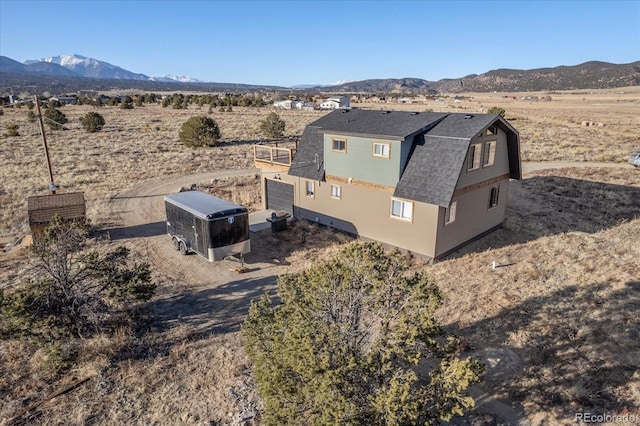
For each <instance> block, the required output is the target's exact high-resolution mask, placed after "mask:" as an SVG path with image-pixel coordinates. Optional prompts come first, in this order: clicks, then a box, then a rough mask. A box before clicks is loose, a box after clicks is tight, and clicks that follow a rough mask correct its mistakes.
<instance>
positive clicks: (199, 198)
mask: <svg viewBox="0 0 640 426" xmlns="http://www.w3.org/2000/svg"><path fill="white" fill-rule="evenodd" d="M164 201H165V208H166V215H167V233H168V234H169V236H170V237H171V240H172V242H173V246H174V248H175V249H176V250H179V251H180V252H181V253H182V254H183V255H186V254H189V253H190V252H195V253H197V254H199V255H201V256H203V257H205V258H206V259H207V260H209V262H215V261H217V260H222V259H224V258H226V257H228V256H232V255H236V254H246V253H249V251H250V250H251V244H250V240H249V212H248V210H247V209H246V208H245V207H242V206H238V205H236V204H233V203H231V202H229V201H226V200H222V199H220V198H217V197H214V196H212V195H209V194H205V193H204V192H199V191H186V192H180V193H177V194H171V195H166V196H165V197H164Z"/></svg>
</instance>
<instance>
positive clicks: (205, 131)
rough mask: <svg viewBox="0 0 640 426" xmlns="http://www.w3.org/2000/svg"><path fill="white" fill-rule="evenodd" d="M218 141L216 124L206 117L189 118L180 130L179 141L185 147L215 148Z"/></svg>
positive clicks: (218, 134)
mask: <svg viewBox="0 0 640 426" xmlns="http://www.w3.org/2000/svg"><path fill="white" fill-rule="evenodd" d="M218 139H220V127H219V126H218V123H216V122H215V120H213V119H212V118H209V117H206V116H196V117H191V118H190V119H188V120H187V121H186V122H185V123H184V124H183V125H182V127H181V128H180V141H181V142H182V143H183V144H185V145H186V146H190V147H198V146H216V145H218Z"/></svg>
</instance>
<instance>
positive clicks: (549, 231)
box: [447, 176, 640, 259]
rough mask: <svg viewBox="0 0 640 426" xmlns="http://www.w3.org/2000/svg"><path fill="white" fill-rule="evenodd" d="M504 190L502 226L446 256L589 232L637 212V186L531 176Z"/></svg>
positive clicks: (639, 197)
mask: <svg viewBox="0 0 640 426" xmlns="http://www.w3.org/2000/svg"><path fill="white" fill-rule="evenodd" d="M509 191H511V195H510V201H509V205H508V206H507V215H506V216H507V220H506V221H505V223H504V224H503V227H502V229H500V230H498V231H496V232H494V233H493V234H490V235H488V236H485V237H484V238H481V239H478V240H477V241H475V242H473V243H471V244H470V245H468V246H466V247H464V248H462V249H460V250H458V251H456V252H454V253H452V254H451V255H450V256H448V257H447V258H449V259H451V258H457V257H460V256H462V255H464V254H466V253H470V252H481V251H485V250H487V249H489V248H500V247H505V246H509V245H512V244H520V243H525V242H528V241H532V240H535V239H538V238H540V237H544V236H549V235H555V234H560V233H563V232H587V233H595V232H599V231H601V230H604V229H609V228H611V227H614V226H616V225H618V224H620V223H621V222H624V221H628V220H633V219H636V218H638V217H640V187H634V186H624V185H615V184H610V183H603V182H593V181H586V180H580V179H572V178H567V177H560V176H537V177H533V178H529V179H524V180H522V181H520V182H518V181H514V182H512V184H511V186H510V187H509Z"/></svg>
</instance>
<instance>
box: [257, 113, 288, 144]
mask: <svg viewBox="0 0 640 426" xmlns="http://www.w3.org/2000/svg"><path fill="white" fill-rule="evenodd" d="M285 126H286V123H285V122H284V120H283V119H281V118H280V116H279V115H278V114H277V113H275V112H272V113H269V115H267V117H266V118H265V119H264V120H262V121H261V122H260V131H261V132H262V134H263V135H264V136H265V137H267V138H281V137H282V136H284V129H285Z"/></svg>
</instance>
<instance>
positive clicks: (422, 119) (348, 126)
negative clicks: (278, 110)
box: [309, 109, 447, 139]
mask: <svg viewBox="0 0 640 426" xmlns="http://www.w3.org/2000/svg"><path fill="white" fill-rule="evenodd" d="M446 116H447V114H446V113H441V112H418V113H415V112H407V111H374V110H364V109H350V110H337V111H333V112H331V113H329V114H327V115H325V116H324V117H321V118H320V119H318V120H316V121H314V122H313V123H311V124H310V125H309V126H313V127H317V128H319V129H320V131H323V132H335V133H340V134H362V135H375V136H387V137H388V138H389V139H404V138H406V137H407V136H410V135H412V134H414V133H417V132H420V131H423V130H424V129H426V128H428V127H429V126H431V125H432V124H433V123H434V122H436V121H438V120H440V119H442V118H444V117H446Z"/></svg>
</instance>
